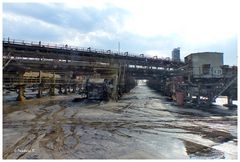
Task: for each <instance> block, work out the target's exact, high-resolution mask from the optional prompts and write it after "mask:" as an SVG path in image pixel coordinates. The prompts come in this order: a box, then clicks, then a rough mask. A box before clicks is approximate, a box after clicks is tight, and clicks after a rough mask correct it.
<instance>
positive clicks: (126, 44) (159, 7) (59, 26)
mask: <svg viewBox="0 0 240 162" xmlns="http://www.w3.org/2000/svg"><path fill="white" fill-rule="evenodd" d="M57 2H59V1H57ZM60 2H64V5H61V7H62V8H60V9H59V12H57V11H58V7H56V5H58V4H54V3H49V4H48V3H46V4H47V5H48V6H49V8H44V9H45V10H44V11H48V10H49V14H53V15H55V14H56V15H55V16H53V17H51V18H52V19H50V18H48V19H47V18H46V19H45V16H44V15H41V12H40V16H39V15H35V16H36V17H35V18H33V17H31V12H29V13H28V14H29V16H26V15H25V16H22V15H21V14H19V15H18V14H17V13H15V14H14V11H12V13H11V14H9V13H6V12H5V13H4V15H3V21H4V23H5V22H7V23H9V24H12V25H9V28H8V29H6V28H5V30H8V31H9V32H11V31H14V30H19V33H21V31H20V29H13V28H16V27H18V25H19V26H21V25H22V26H25V27H26V26H27V27H28V28H36V31H37V32H40V33H41V32H43V31H46V32H47V33H49V31H52V33H54V34H55V35H56V37H57V38H56V39H55V41H56V42H61V43H65V42H66V43H68V44H71V45H77V46H83V47H86V46H87V47H88V46H97V47H98V48H99V47H100V48H109V49H111V48H115V46H116V42H118V41H121V42H122V48H123V50H126V51H129V52H131V51H132V52H134V51H135V52H136V51H137V52H139V51H141V52H140V53H145V54H148V55H151V56H155V55H158V56H159V57H169V56H170V57H171V50H172V49H173V48H174V47H181V49H183V50H182V52H181V53H182V54H183V55H187V54H189V53H191V52H193V51H194V52H197V51H198V50H206V51H211V50H220V51H224V50H226V49H222V48H231V46H230V45H228V46H227V45H226V44H228V43H229V42H231V40H233V38H235V35H236V33H237V32H238V30H239V28H240V25H239V24H238V21H237V20H238V15H240V13H239V9H238V3H237V1H236V0H230V1H229V0H194V1H193V0H91V1H89V0H78V1H60ZM85 7H89V8H88V9H86V8H85ZM53 8H54V11H55V12H53V11H51V9H53ZM83 8H85V10H83ZM26 10H27V9H26ZM78 10H79V12H78ZM40 11H41V10H40ZM125 11H126V12H125ZM61 12H62V13H61ZM123 12H125V13H124V14H123ZM25 14H26V12H25ZM35 14H36V13H35ZM98 15H101V16H98ZM123 15H124V16H123ZM37 16H38V17H37ZM74 16H75V17H76V16H78V17H76V19H72V17H74ZM58 17H59V19H60V20H59V19H58ZM99 19H100V20H99ZM44 20H45V21H44ZM74 20H75V22H74ZM52 21H55V22H53V23H51V22H52ZM54 23H55V24H54ZM17 24H18V25H17ZM36 24H38V25H36ZM65 24H67V25H65ZM64 25H65V26H64ZM21 30H24V29H21ZM25 30H26V29H25ZM5 34H6V33H5ZM49 34H51V33H49ZM37 39H39V38H37ZM47 39H49V38H47V35H46V40H47ZM217 46H218V47H219V48H217ZM116 47H117V46H116ZM226 51H227V50H226ZM232 51H234V50H232ZM233 55H236V53H234V54H233Z"/></svg>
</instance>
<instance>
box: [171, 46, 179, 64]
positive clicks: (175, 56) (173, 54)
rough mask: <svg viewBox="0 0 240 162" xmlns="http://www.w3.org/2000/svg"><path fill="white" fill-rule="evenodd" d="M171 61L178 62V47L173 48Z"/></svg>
mask: <svg viewBox="0 0 240 162" xmlns="http://www.w3.org/2000/svg"><path fill="white" fill-rule="evenodd" d="M172 61H179V62H180V47H178V48H174V49H173V50H172Z"/></svg>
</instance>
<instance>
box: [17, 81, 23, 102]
mask: <svg viewBox="0 0 240 162" xmlns="http://www.w3.org/2000/svg"><path fill="white" fill-rule="evenodd" d="M17 87H18V96H17V101H24V100H25V95H24V90H25V85H18V86H17Z"/></svg>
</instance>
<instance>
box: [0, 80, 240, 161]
mask: <svg viewBox="0 0 240 162" xmlns="http://www.w3.org/2000/svg"><path fill="white" fill-rule="evenodd" d="M76 97H78V96H77V95H69V96H54V97H44V98H41V99H30V100H27V101H26V102H24V103H20V102H13V101H7V102H4V104H3V113H4V114H3V158H4V159H237V154H238V152H237V141H238V140H237V110H236V109H231V110H229V109H227V108H225V107H221V106H215V107H211V108H203V107H200V108H191V107H178V106H174V104H173V103H172V102H170V101H167V100H166V99H165V98H164V97H163V96H161V95H160V94H158V93H156V92H155V91H154V90H151V89H149V88H148V87H147V86H144V85H141V86H137V87H136V88H134V89H133V90H132V91H131V92H130V93H128V94H126V95H124V96H123V98H122V99H121V100H120V101H118V102H108V103H106V102H99V101H87V100H83V101H81V102H72V100H73V99H74V98H76Z"/></svg>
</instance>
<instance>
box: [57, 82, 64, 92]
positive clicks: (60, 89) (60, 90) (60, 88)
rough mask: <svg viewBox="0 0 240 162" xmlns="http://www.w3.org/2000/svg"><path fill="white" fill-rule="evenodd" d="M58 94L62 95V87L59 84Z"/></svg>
mask: <svg viewBox="0 0 240 162" xmlns="http://www.w3.org/2000/svg"><path fill="white" fill-rule="evenodd" d="M58 93H59V94H62V93H63V92H62V85H61V84H60V85H59V90H58Z"/></svg>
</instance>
